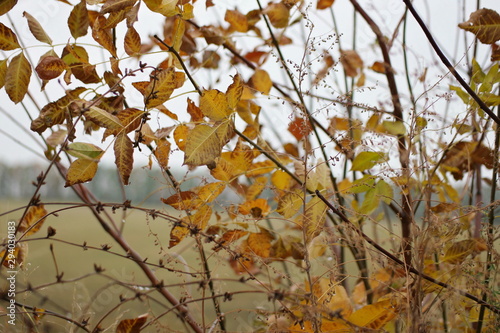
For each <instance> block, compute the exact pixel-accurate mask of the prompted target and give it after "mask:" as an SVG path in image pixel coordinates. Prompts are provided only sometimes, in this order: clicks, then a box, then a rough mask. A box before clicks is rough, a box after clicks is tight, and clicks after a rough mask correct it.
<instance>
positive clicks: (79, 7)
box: [68, 0, 90, 39]
mask: <svg viewBox="0 0 500 333" xmlns="http://www.w3.org/2000/svg"><path fill="white" fill-rule="evenodd" d="M89 24H90V22H89V16H88V12H87V4H86V3H85V0H81V1H80V3H78V4H76V5H75V6H74V7H73V9H72V10H71V13H70V14H69V17H68V27H69V31H70V32H71V36H73V38H75V39H76V38H78V37H82V36H85V35H86V34H87V31H88V29H89Z"/></svg>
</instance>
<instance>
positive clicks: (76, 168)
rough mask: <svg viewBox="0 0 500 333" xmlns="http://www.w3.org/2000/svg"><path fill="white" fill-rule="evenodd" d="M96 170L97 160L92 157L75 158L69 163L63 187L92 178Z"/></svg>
mask: <svg viewBox="0 0 500 333" xmlns="http://www.w3.org/2000/svg"><path fill="white" fill-rule="evenodd" d="M96 172H97V162H96V161H94V160H92V159H87V158H85V159H77V160H75V161H73V162H72V163H71V165H70V166H69V168H68V173H67V174H66V184H65V185H64V187H68V186H73V185H75V184H81V183H85V182H88V181H90V180H92V179H93V178H94V176H95V174H96Z"/></svg>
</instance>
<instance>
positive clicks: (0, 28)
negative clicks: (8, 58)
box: [0, 23, 21, 51]
mask: <svg viewBox="0 0 500 333" xmlns="http://www.w3.org/2000/svg"><path fill="white" fill-rule="evenodd" d="M19 47H21V45H19V43H18V41H17V36H16V34H15V33H14V31H12V30H11V29H10V28H9V27H6V26H5V25H3V24H2V23H0V50H4V51H8V50H15V49H17V48H19Z"/></svg>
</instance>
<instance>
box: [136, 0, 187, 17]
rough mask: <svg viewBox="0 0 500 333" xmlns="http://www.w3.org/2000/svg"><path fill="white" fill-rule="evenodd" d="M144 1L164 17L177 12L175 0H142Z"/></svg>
mask: <svg viewBox="0 0 500 333" xmlns="http://www.w3.org/2000/svg"><path fill="white" fill-rule="evenodd" d="M144 3H145V4H146V6H148V8H149V9H150V10H151V11H153V12H157V13H160V14H162V15H164V16H166V17H170V16H175V15H177V14H179V9H178V8H177V0H144Z"/></svg>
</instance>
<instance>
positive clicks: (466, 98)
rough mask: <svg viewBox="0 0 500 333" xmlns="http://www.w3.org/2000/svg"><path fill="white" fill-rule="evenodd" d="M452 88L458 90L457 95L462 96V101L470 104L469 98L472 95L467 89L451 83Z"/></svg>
mask: <svg viewBox="0 0 500 333" xmlns="http://www.w3.org/2000/svg"><path fill="white" fill-rule="evenodd" d="M450 90H452V91H454V92H456V93H457V96H458V97H460V99H461V100H462V102H463V103H464V104H469V98H470V96H469V94H468V93H466V92H465V91H463V90H462V88H461V87H457V86H452V85H450Z"/></svg>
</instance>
